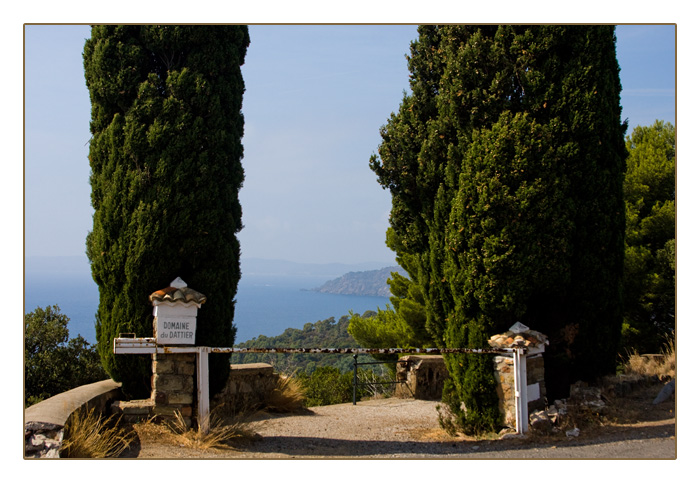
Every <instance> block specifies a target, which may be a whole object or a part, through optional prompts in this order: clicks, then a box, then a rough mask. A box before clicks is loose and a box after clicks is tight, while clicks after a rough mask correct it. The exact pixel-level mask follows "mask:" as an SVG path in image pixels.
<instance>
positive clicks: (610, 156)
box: [370, 25, 626, 432]
mask: <svg viewBox="0 0 700 483" xmlns="http://www.w3.org/2000/svg"><path fill="white" fill-rule="evenodd" d="M408 66H409V71H410V84H411V93H410V94H406V95H405V96H404V99H403V101H402V103H401V105H400V108H399V111H398V113H397V114H392V115H391V117H390V119H389V120H388V123H387V125H386V126H384V127H383V128H382V129H381V135H382V144H381V145H380V147H379V153H378V154H379V156H378V157H377V156H373V157H372V159H371V161H370V165H371V167H372V169H373V170H374V171H375V173H376V174H377V175H378V178H379V182H380V184H381V185H382V186H383V187H385V188H388V189H389V190H390V191H391V194H392V212H391V218H390V224H391V227H392V229H393V233H394V235H395V236H396V238H397V240H396V242H395V243H394V244H395V245H396V246H397V254H401V255H403V256H404V257H406V256H409V257H410V258H411V260H412V261H415V264H416V266H417V267H416V270H415V271H414V272H415V277H413V274H412V278H413V279H414V280H415V282H417V284H418V286H419V287H420V289H421V292H422V294H423V297H424V300H425V306H426V328H427V330H428V332H429V333H430V335H431V337H432V338H433V340H434V341H435V343H436V344H438V345H440V346H445V347H470V348H479V347H485V346H486V345H487V340H488V338H489V336H490V335H492V334H495V333H498V332H502V331H504V330H506V329H507V328H508V327H509V326H510V325H512V324H513V323H515V322H516V321H522V322H523V323H525V324H526V325H528V326H530V327H531V328H533V329H535V330H539V331H541V332H543V333H545V334H547V335H548V336H549V338H550V343H551V345H550V347H549V348H548V350H547V354H546V360H547V362H546V365H547V368H546V374H547V391H548V396H550V395H551V397H561V396H566V395H567V392H568V387H569V383H570V382H573V381H575V380H577V379H584V380H587V379H591V378H594V377H596V376H598V375H601V374H603V373H605V372H607V371H609V370H613V369H614V367H615V359H616V355H617V347H618V340H619V334H620V327H621V323H622V313H621V306H622V304H621V298H622V293H621V280H622V265H623V254H624V239H623V237H624V223H625V219H624V216H625V213H624V203H623V198H622V180H623V174H624V169H625V156H626V150H625V145H624V133H625V130H626V125H625V124H623V123H621V122H620V114H621V108H620V90H621V86H620V80H619V67H618V64H617V60H616V57H615V34H614V27H613V26H556V25H551V26H534V25H533V26H495V25H494V26H480V27H474V26H444V27H438V26H421V27H419V38H418V40H417V41H415V42H414V43H412V45H411V53H410V56H409V58H408ZM402 266H404V268H406V266H405V265H402ZM407 270H408V269H407ZM409 272H410V271H409ZM592 354H595V355H594V356H592ZM445 360H446V364H447V366H448V369H449V371H450V374H451V377H452V383H451V384H447V385H446V388H447V389H446V397H445V398H446V400H447V401H448V402H450V405H451V409H452V411H453V412H454V413H455V415H456V417H457V420H458V422H459V424H460V426H461V427H462V428H463V430H465V431H467V432H475V431H481V430H489V429H494V428H495V427H497V426H498V424H499V416H498V410H497V408H496V404H497V400H496V392H495V381H494V379H493V368H492V365H491V361H490V360H489V359H488V358H487V357H483V356H478V355H473V356H472V355H467V356H457V355H451V356H447V357H445ZM450 391H451V392H450ZM462 408H465V411H463V410H462Z"/></svg>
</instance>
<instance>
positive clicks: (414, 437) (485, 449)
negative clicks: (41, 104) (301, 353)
mask: <svg viewBox="0 0 700 483" xmlns="http://www.w3.org/2000/svg"><path fill="white" fill-rule="evenodd" d="M656 391H658V388H653V387H652V388H647V389H645V390H644V391H642V392H640V393H638V394H635V395H633V396H626V398H625V399H624V400H622V401H621V403H617V405H616V407H619V408H621V412H620V413H615V414H613V415H611V417H613V416H614V417H613V419H614V420H616V422H614V423H610V422H609V423H607V424H605V425H604V426H599V427H591V428H584V429H582V430H581V433H580V435H579V436H578V437H575V438H573V437H571V438H568V437H566V436H565V435H563V434H561V433H559V434H558V435H548V436H541V435H537V434H535V433H533V432H530V433H528V434H527V435H526V436H525V437H518V436H516V435H509V437H506V438H504V439H503V438H502V439H476V438H466V437H461V438H460V437H451V436H449V435H447V434H446V433H445V432H444V431H443V430H441V429H440V427H439V424H438V419H437V414H438V413H437V410H436V406H437V404H438V403H437V402H435V401H418V400H413V399H397V398H388V399H375V400H368V401H361V402H358V403H357V405H356V406H354V405H353V404H351V403H350V404H337V405H333V406H321V407H314V408H310V409H308V410H304V412H303V413H299V414H291V415H290V414H286V415H269V414H267V415H261V416H259V417H258V418H257V419H256V420H254V421H253V422H252V428H251V429H253V430H254V431H255V432H256V433H257V434H258V435H259V436H260V437H259V438H256V439H254V440H247V441H241V442H237V443H235V445H234V446H233V447H224V448H209V449H201V448H193V447H187V446H185V445H183V444H173V442H172V441H171V442H168V441H167V438H164V437H163V434H162V433H157V432H156V433H153V434H151V433H149V432H148V431H143V430H141V431H140V432H139V439H138V443H137V444H136V445H135V446H134V447H132V448H131V449H130V450H129V451H128V452H127V453H125V454H123V455H122V457H123V458H138V459H142V458H145V459H209V458H216V459H249V460H250V459H252V460H269V459H315V458H322V459H373V460H374V459H567V460H570V459H605V460H614V459H645V460H646V459H675V458H676V454H677V445H676V419H675V401H667V402H665V403H662V404H659V405H656V406H653V405H651V403H650V401H652V400H653V398H654V395H655V393H656Z"/></svg>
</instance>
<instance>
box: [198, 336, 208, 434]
mask: <svg viewBox="0 0 700 483" xmlns="http://www.w3.org/2000/svg"><path fill="white" fill-rule="evenodd" d="M197 349H198V350H197V419H198V422H199V430H200V431H201V432H202V433H203V434H207V433H209V350H210V347H197Z"/></svg>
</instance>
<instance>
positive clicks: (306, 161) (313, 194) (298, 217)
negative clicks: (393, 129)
mask: <svg viewBox="0 0 700 483" xmlns="http://www.w3.org/2000/svg"><path fill="white" fill-rule="evenodd" d="M89 36H90V28H89V27H88V26H37V25H34V26H31V25H29V26H26V27H25V118H24V119H25V199H24V201H25V255H26V256H43V255H48V256H55V255H82V254H84V251H85V250H84V247H85V235H86V234H87V232H88V231H89V230H90V229H91V226H92V208H91V207H90V187H89V184H88V176H89V171H90V169H89V165H88V161H87V153H88V144H87V143H88V141H89V139H90V133H89V126H88V125H89V120H90V102H89V96H88V92H87V89H86V87H85V81H84V77H83V70H82V57H81V54H82V48H83V45H84V42H85V39H86V38H88V37H89ZM250 36H251V45H250V48H249V50H248V54H247V57H246V63H245V65H244V67H243V75H244V79H245V82H246V94H245V97H244V102H243V113H244V115H245V137H244V139H243V143H244V148H245V157H244V159H243V166H244V168H245V170H246V180H245V183H244V187H243V189H242V191H241V193H240V198H241V202H242V204H243V213H244V215H243V216H244V218H243V222H244V225H245V228H244V229H243V231H242V232H241V233H240V235H239V237H240V240H241V244H242V256H243V257H244V258H251V257H256V258H268V259H286V260H291V261H298V262H316V263H326V262H344V263H358V262H367V261H382V262H387V263H392V262H393V254H392V253H391V252H390V251H389V250H388V249H387V248H386V247H385V245H384V234H385V231H386V228H387V225H388V221H387V216H388V212H389V210H390V207H391V199H390V195H389V193H388V192H387V191H384V190H382V189H381V187H380V186H379V184H378V183H377V182H376V181H375V176H374V173H372V171H371V170H370V169H369V168H368V160H369V157H370V155H371V154H373V153H374V152H375V151H376V149H377V146H378V144H379V143H380V137H379V128H380V127H381V126H382V125H383V124H384V123H385V122H386V119H387V118H388V116H389V115H390V114H391V112H392V111H395V110H396V109H397V108H398V106H399V103H400V101H401V97H402V92H403V90H408V89H409V87H408V70H407V68H406V60H405V57H404V55H405V54H406V53H407V52H408V50H409V43H410V41H411V40H413V39H415V38H416V36H417V34H416V27H415V26H406V25H388V26H387V25H385V26H377V25H366V26H338V25H334V26H298V25H290V26H280V25H267V26H264V25H254V26H251V27H250ZM617 36H618V60H619V63H620V66H621V69H622V70H621V79H622V84H623V92H622V105H623V118H629V121H630V131H631V128H633V127H634V126H636V125H648V124H651V123H653V122H654V120H655V119H663V120H664V121H670V122H674V123H675V95H676V92H675V27H674V26H668V25H665V26H659V25H643V26H621V27H619V28H618V31H617Z"/></svg>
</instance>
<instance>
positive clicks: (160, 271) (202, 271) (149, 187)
mask: <svg viewBox="0 0 700 483" xmlns="http://www.w3.org/2000/svg"><path fill="white" fill-rule="evenodd" d="M249 42H250V40H249V36H248V29H247V27H246V26H135V25H129V26H95V27H93V29H92V36H91V38H90V39H88V40H87V41H86V43H85V48H84V52H83V58H84V67H85V79H86V83H87V86H88V90H89V92H90V99H91V102H92V119H91V123H90V130H91V133H92V139H91V141H90V154H89V158H90V167H91V169H92V172H91V177H90V183H91V186H92V205H93V208H94V209H95V214H94V218H93V229H92V231H91V232H90V233H89V234H88V237H87V255H88V258H89V259H90V262H91V266H92V274H93V278H94V280H95V282H96V283H97V285H98V287H99V291H100V304H99V308H98V311H97V315H96V333H97V341H98V349H99V353H100V356H101V359H102V362H103V365H104V367H105V369H106V370H107V372H108V373H109V375H110V376H111V377H112V378H113V379H115V380H116V381H121V382H122V383H123V389H124V390H125V391H126V392H127V393H129V394H130V395H132V396H135V397H143V396H144V395H146V394H147V393H148V389H149V388H150V361H149V359H148V357H141V356H132V355H129V356H118V357H115V355H114V354H113V353H112V339H113V338H114V337H116V336H118V335H119V333H123V332H132V333H136V334H137V336H140V337H143V336H150V335H151V334H152V330H153V329H152V307H151V304H150V302H149V300H148V296H149V295H150V294H151V293H152V292H154V291H155V290H158V289H161V288H164V287H167V286H168V285H169V283H170V282H171V281H172V280H173V279H175V278H176V277H181V278H182V279H183V280H185V281H186V282H187V283H188V285H189V286H190V287H192V288H193V289H195V290H197V291H199V292H201V293H203V294H205V295H206V296H207V302H206V303H205V304H204V305H202V308H201V309H200V310H199V314H198V327H197V336H196V344H198V345H209V346H231V345H232V344H233V342H234V338H235V327H234V326H233V325H232V320H233V313H234V297H235V295H236V290H237V285H238V281H239V279H240V262H239V258H240V249H239V243H238V240H237V238H236V234H237V232H238V231H239V230H240V229H241V206H240V203H239V200H238V191H239V189H240V188H241V186H242V183H243V168H242V165H241V159H242V156H243V147H242V144H241V137H242V136H243V115H242V113H241V105H242V97H243V91H244V83H243V78H242V75H241V70H240V66H241V65H242V64H243V61H244V58H245V53H246V50H247V47H248V44H249ZM211 359H212V360H211V365H210V368H211V370H210V375H211V387H212V391H214V390H216V388H217V387H219V385H220V384H221V383H222V381H223V379H225V377H226V376H227V370H226V369H227V366H228V362H227V358H226V357H225V356H222V357H212V358H211Z"/></svg>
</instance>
